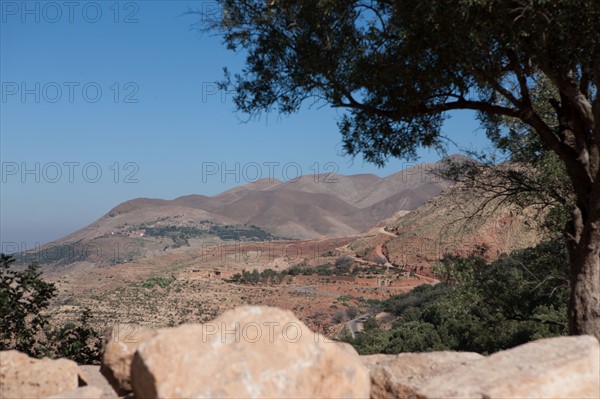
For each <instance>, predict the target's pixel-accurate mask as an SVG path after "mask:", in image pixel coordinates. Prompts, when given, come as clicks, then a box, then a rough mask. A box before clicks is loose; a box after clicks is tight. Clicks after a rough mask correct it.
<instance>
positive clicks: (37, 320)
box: [0, 254, 56, 356]
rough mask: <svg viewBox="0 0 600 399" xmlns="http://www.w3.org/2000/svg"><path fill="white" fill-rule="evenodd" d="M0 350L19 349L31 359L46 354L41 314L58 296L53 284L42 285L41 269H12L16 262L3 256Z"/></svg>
mask: <svg viewBox="0 0 600 399" xmlns="http://www.w3.org/2000/svg"><path fill="white" fill-rule="evenodd" d="M0 262H1V264H0V267H1V269H0V273H1V279H0V314H1V316H2V321H1V322H0V350H8V349H16V350H18V351H21V352H24V353H27V354H29V355H31V356H41V355H43V354H44V353H45V350H44V338H45V337H44V327H46V325H47V324H48V321H47V319H46V317H45V316H44V315H43V314H42V312H43V311H44V310H45V309H46V308H47V307H48V305H49V304H50V300H51V299H52V298H53V297H54V296H55V295H56V288H55V287H54V284H51V283H47V282H45V281H43V280H42V279H41V278H40V276H41V272H40V269H39V266H37V265H36V264H35V263H32V264H30V265H29V266H28V267H27V269H25V270H24V271H17V270H13V269H11V264H12V263H13V262H14V259H13V258H12V257H11V256H8V255H5V254H0Z"/></svg>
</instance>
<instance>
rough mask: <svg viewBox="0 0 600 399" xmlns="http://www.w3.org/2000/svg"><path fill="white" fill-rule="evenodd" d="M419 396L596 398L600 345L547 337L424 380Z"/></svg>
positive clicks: (599, 393) (590, 340)
mask: <svg viewBox="0 0 600 399" xmlns="http://www.w3.org/2000/svg"><path fill="white" fill-rule="evenodd" d="M418 397H419V398H459V397H460V398H580V399H581V398H599V397H600V347H599V345H598V340H597V339H596V338H594V337H591V336H579V337H559V338H548V339H543V340H539V341H535V342H530V343H527V344H525V345H521V346H518V347H516V348H513V349H509V350H506V351H502V352H498V353H495V354H493V355H491V356H489V357H487V358H484V359H482V360H480V361H476V362H471V363H467V364H465V365H464V366H461V367H457V368H456V369H454V370H453V371H451V372H448V373H443V374H440V375H439V376H437V377H435V378H432V379H430V380H429V381H428V382H427V383H426V384H424V385H423V386H422V387H421V388H420V389H419V395H418Z"/></svg>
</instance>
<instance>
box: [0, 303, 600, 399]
mask: <svg viewBox="0 0 600 399" xmlns="http://www.w3.org/2000/svg"><path fill="white" fill-rule="evenodd" d="M129 327H131V326H119V325H116V326H114V327H113V328H112V329H111V330H110V332H109V333H108V334H107V336H106V338H105V350H104V357H103V363H102V366H101V367H100V372H101V374H102V376H101V375H99V374H98V370H97V368H95V367H81V366H78V365H77V364H76V363H74V362H72V361H69V360H65V359H59V360H50V359H41V360H37V359H32V358H28V357H27V356H26V355H23V354H21V353H19V352H16V351H8V352H0V360H1V363H0V397H2V398H45V397H50V398H90V399H92V398H98V399H99V398H116V397H128V398H191V397H196V398H216V397H222V398H283V397H302V398H324V397H327V398H342V397H343V398H369V397H370V398H422V399H425V398H442V397H443V398H492V397H494V398H497V397H502V398H524V397H529V398H598V397H600V347H599V344H598V340H597V339H596V338H594V337H591V336H579V337H559V338H550V339H544V340H540V341H535V342H531V343H528V344H525V345H522V346H519V347H516V348H513V349H510V350H506V351H502V352H497V353H495V354H493V355H491V356H487V357H485V356H481V355H479V354H476V353H466V352H462V353H457V352H429V353H403V354H399V355H371V356H358V354H357V353H356V352H355V351H354V349H353V348H352V347H350V346H348V345H347V344H342V343H337V342H334V341H331V340H328V339H327V338H326V337H324V336H323V335H321V334H319V333H318V332H314V331H311V330H310V329H309V328H308V327H307V326H306V325H305V324H304V323H302V322H301V321H300V320H298V319H297V318H296V317H295V316H294V314H293V313H291V312H289V311H283V310H280V309H277V308H272V307H251V306H243V307H240V308H236V309H235V310H232V311H229V312H226V313H224V314H222V315H221V316H220V317H218V318H217V319H215V320H213V321H211V322H207V323H204V324H184V325H181V326H179V327H176V328H163V329H158V330H153V329H147V328H143V327H139V326H132V327H133V328H129Z"/></svg>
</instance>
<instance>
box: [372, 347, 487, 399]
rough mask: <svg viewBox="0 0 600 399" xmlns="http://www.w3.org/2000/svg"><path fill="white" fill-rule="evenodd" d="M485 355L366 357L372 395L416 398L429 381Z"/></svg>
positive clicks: (444, 354)
mask: <svg viewBox="0 0 600 399" xmlns="http://www.w3.org/2000/svg"><path fill="white" fill-rule="evenodd" d="M483 358H484V357H483V356H482V355H480V354H478V353H470V352H430V353H401V354H399V355H371V356H363V357H362V361H363V363H364V364H365V365H366V366H367V367H368V368H369V370H370V372H371V398H386V399H387V398H389V399H392V398H414V397H416V396H417V394H418V392H419V389H420V387H421V386H422V385H424V384H425V383H426V382H427V381H428V380H430V379H431V378H434V377H436V376H438V375H440V374H443V373H448V372H450V371H452V370H454V369H455V368H457V367H459V366H463V365H466V364H470V363H472V362H475V361H479V360H481V359H483Z"/></svg>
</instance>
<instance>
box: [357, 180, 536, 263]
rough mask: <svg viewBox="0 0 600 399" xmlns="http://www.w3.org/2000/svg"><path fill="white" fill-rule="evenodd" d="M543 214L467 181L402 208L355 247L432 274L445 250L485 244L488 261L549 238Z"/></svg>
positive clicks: (365, 254)
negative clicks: (483, 192)
mask: <svg viewBox="0 0 600 399" xmlns="http://www.w3.org/2000/svg"><path fill="white" fill-rule="evenodd" d="M542 216H543V213H541V212H540V211H539V210H538V209H536V208H535V207H529V208H527V209H521V208H519V207H517V206H515V205H512V204H510V203H508V202H503V201H502V200H501V199H494V200H490V199H489V198H486V197H485V196H482V195H479V194H478V193H477V192H475V191H474V190H472V189H467V188H465V187H464V186H463V185H461V184H457V185H454V186H450V187H447V188H446V189H445V190H444V191H443V192H442V193H440V194H439V195H437V196H435V197H432V198H430V199H429V200H428V201H427V202H425V203H424V204H423V205H422V206H420V207H419V208H417V209H415V210H414V211H411V212H399V213H398V214H397V215H395V216H394V217H391V218H389V219H388V220H387V221H385V222H383V223H382V224H381V227H380V228H378V229H374V230H372V232H371V234H370V235H367V236H365V237H361V238H358V239H357V240H356V241H355V242H354V243H352V244H351V245H350V247H351V248H352V249H353V250H354V251H355V252H356V253H357V254H359V255H361V256H362V257H364V258H366V259H370V260H377V258H378V257H382V256H383V257H385V258H387V260H388V261H389V262H390V264H391V265H393V266H396V267H399V268H402V269H405V270H407V271H413V272H419V273H423V274H428V271H429V267H430V266H431V265H432V264H433V263H434V262H435V261H437V260H438V259H440V258H441V257H442V256H444V254H447V253H452V254H456V255H467V254H469V253H471V252H472V251H474V250H478V248H485V249H486V252H485V256H486V257H487V259H488V260H490V261H491V260H494V259H496V258H497V257H498V255H500V254H501V253H510V252H512V251H514V250H516V249H522V248H528V247H532V246H534V245H536V244H538V243H539V242H540V241H542V240H543V239H544V237H545V234H544V231H543V230H542V228H541V222H542V220H543V217H542Z"/></svg>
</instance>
